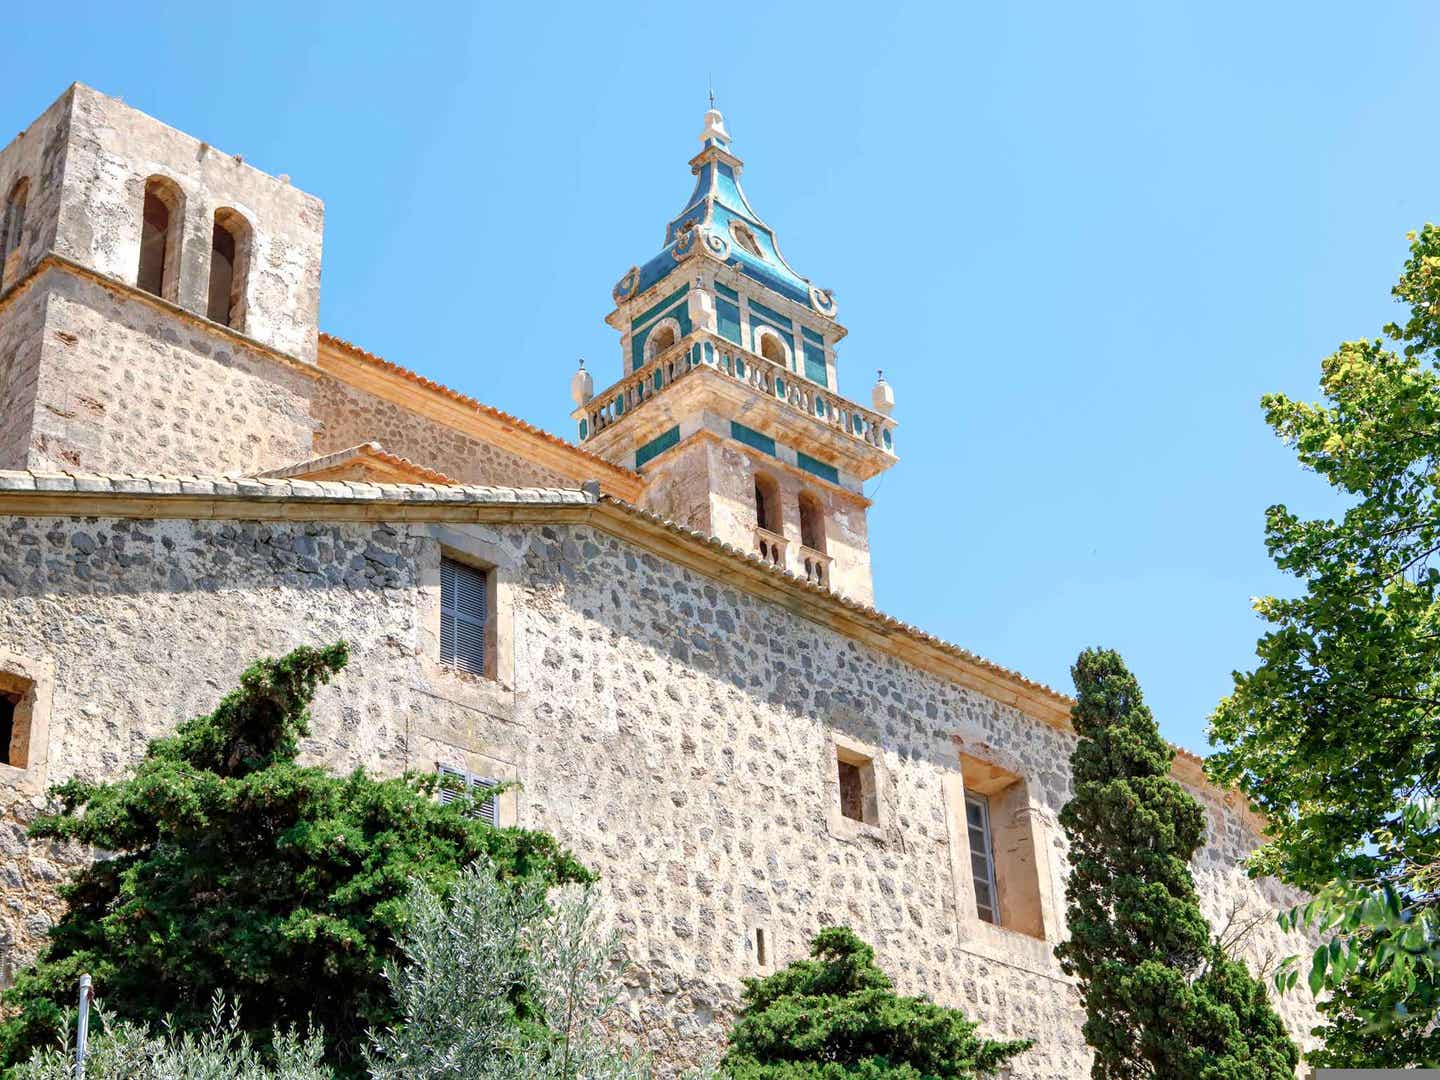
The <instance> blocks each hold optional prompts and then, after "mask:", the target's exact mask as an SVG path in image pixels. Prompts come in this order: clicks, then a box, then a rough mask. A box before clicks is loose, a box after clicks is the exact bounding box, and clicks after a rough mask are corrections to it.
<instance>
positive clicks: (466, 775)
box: [438, 765, 500, 825]
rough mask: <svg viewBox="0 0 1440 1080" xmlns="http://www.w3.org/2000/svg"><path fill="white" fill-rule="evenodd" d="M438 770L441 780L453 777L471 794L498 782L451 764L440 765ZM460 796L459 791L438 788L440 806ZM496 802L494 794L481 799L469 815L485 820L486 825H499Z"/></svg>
mask: <svg viewBox="0 0 1440 1080" xmlns="http://www.w3.org/2000/svg"><path fill="white" fill-rule="evenodd" d="M438 771H439V773H440V777H441V779H442V780H443V779H444V778H445V777H454V778H455V779H456V780H457V781H459V783H460V785H461V786H463V787H464V788H465V790H466V791H468V792H469V793H470V794H471V795H478V794H479V793H480V792H482V791H488V790H489V789H490V788H493V787H496V786H497V785H499V783H500V781H498V780H492V779H491V778H490V777H488V776H477V775H476V774H475V773H472V772H466V771H465V770H464V769H457V768H455V767H454V766H453V765H441V766H439V769H438ZM460 797H461V792H459V791H455V790H453V789H451V788H447V787H441V788H440V803H441V805H442V806H443V805H446V804H449V803H452V802H454V801H455V800H456V799H459V798H460ZM497 802H498V800H497V799H496V798H495V796H494V795H491V796H490V797H489V798H486V799H481V800H480V801H479V802H477V803H476V804H475V807H474V809H473V810H471V811H470V815H469V816H470V817H475V818H479V819H480V820H481V821H483V822H485V824H486V825H499V824H500V808H499V806H498V805H497Z"/></svg>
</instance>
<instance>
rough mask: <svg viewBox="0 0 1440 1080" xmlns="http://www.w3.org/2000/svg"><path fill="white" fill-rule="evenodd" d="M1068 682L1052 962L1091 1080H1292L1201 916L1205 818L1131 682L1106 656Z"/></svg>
mask: <svg viewBox="0 0 1440 1080" xmlns="http://www.w3.org/2000/svg"><path fill="white" fill-rule="evenodd" d="M1071 674H1072V675H1073V677H1074V679H1075V689H1076V702H1075V708H1074V710H1073V712H1072V719H1073V722H1074V725H1075V731H1076V734H1077V735H1079V740H1078V742H1077V743H1076V746H1075V751H1074V753H1073V754H1072V755H1071V758H1070V764H1071V770H1072V773H1073V775H1074V783H1075V795H1074V797H1073V798H1072V799H1071V800H1070V801H1069V802H1068V803H1066V805H1065V808H1064V810H1062V811H1061V814H1060V823H1061V825H1062V826H1063V827H1064V829H1065V834H1066V836H1067V837H1068V838H1069V841H1070V878H1069V881H1068V882H1067V884H1066V887H1065V896H1066V900H1067V901H1068V903H1069V922H1070V940H1068V941H1066V942H1064V943H1062V944H1061V945H1059V946H1057V947H1056V949H1055V954H1056V956H1058V957H1059V958H1060V962H1061V966H1062V967H1063V968H1064V969H1065V971H1066V973H1068V974H1070V975H1074V976H1075V977H1076V978H1077V979H1078V980H1079V982H1080V992H1081V995H1082V997H1083V999H1084V1003H1085V1012H1086V1020H1085V1039H1086V1041H1087V1042H1089V1044H1090V1045H1091V1047H1092V1048H1093V1049H1094V1051H1095V1061H1094V1066H1093V1068H1092V1070H1091V1076H1093V1077H1094V1078H1095V1080H1139V1078H1145V1077H1172V1076H1173V1077H1182V1076H1183V1077H1186V1078H1190V1080H1293V1077H1294V1075H1295V1066H1296V1064H1297V1062H1298V1061H1299V1056H1298V1054H1297V1053H1296V1050H1295V1045H1294V1044H1293V1043H1292V1042H1291V1041H1290V1038H1289V1036H1288V1035H1287V1034H1286V1032H1285V1028H1284V1025H1282V1024H1281V1022H1280V1019H1279V1017H1277V1016H1276V1015H1275V1012H1274V1010H1273V1009H1272V1008H1271V1007H1270V1002H1269V1000H1268V999H1267V998H1266V996H1265V988H1264V986H1263V985H1262V984H1261V983H1260V982H1259V981H1258V980H1256V979H1253V978H1251V976H1250V974H1249V972H1247V971H1246V970H1245V967H1244V965H1243V964H1241V963H1240V962H1239V961H1236V960H1234V959H1232V958H1230V957H1229V956H1227V955H1226V954H1225V952H1224V950H1223V949H1222V948H1221V947H1220V945H1219V944H1218V943H1217V942H1216V941H1215V939H1214V936H1213V934H1212V933H1211V930H1210V926H1209V924H1208V923H1207V922H1206V921H1205V917H1204V915H1203V914H1201V911H1200V905H1199V901H1198V899H1197V897H1196V895H1195V883H1194V880H1193V879H1192V877H1191V875H1190V859H1191V857H1192V856H1193V855H1194V854H1195V851H1196V849H1197V848H1199V847H1200V844H1201V842H1202V841H1203V839H1204V836H1205V818H1204V812H1203V811H1202V810H1201V809H1200V806H1199V804H1197V803H1196V802H1195V800H1194V799H1193V798H1192V797H1191V796H1190V794H1189V793H1188V792H1186V791H1185V789H1184V788H1182V787H1181V786H1180V785H1179V783H1177V782H1176V781H1175V780H1174V778H1172V777H1171V775H1170V766H1171V761H1172V760H1173V757H1174V752H1173V751H1172V750H1171V748H1170V747H1169V745H1167V744H1166V742H1165V740H1164V739H1162V738H1161V737H1160V731H1159V728H1158V727H1157V726H1156V724H1155V718H1154V717H1153V716H1152V715H1151V713H1150V710H1149V708H1147V707H1146V705H1145V704H1144V702H1143V701H1142V699H1141V696H1140V685H1139V683H1138V682H1136V680H1135V677H1134V676H1133V675H1131V674H1130V672H1129V670H1128V669H1127V668H1126V667H1125V663H1124V661H1123V660H1121V659H1120V656H1119V655H1118V654H1117V653H1114V652H1110V651H1100V650H1086V651H1085V652H1083V653H1081V654H1080V657H1079V659H1078V660H1077V661H1076V663H1075V666H1074V667H1073V668H1072V669H1071Z"/></svg>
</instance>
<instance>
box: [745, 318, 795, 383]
mask: <svg viewBox="0 0 1440 1080" xmlns="http://www.w3.org/2000/svg"><path fill="white" fill-rule="evenodd" d="M750 337H751V344H752V345H753V346H754V348H753V349H752V350H751V351H752V352H754V354H755V355H756V356H758V357H760V359H762V360H766V361H768V362H769V363H772V364H777V363H778V364H782V365H783V366H784V368H785V370H786V371H794V370H795V355H794V351H793V350H792V349H791V348H790V344H789V342H787V341H786V340H785V335H784V334H782V333H780V331H779V330H776V329H775V328H774V327H773V326H767V325H766V324H765V323H758V322H757V323H753V324H751V327H750ZM769 338H774V339H775V344H777V345H779V346H780V353H781V355H782V356H784V358H785V359H784V360H772V359H770V357H768V356H766V355H765V341H766V340H767V339H769Z"/></svg>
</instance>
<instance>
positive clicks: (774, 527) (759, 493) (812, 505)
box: [755, 472, 825, 555]
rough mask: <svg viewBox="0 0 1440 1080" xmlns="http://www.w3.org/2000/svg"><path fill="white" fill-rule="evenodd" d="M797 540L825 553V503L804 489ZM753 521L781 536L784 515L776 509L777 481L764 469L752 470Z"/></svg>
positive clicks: (777, 503)
mask: <svg viewBox="0 0 1440 1080" xmlns="http://www.w3.org/2000/svg"><path fill="white" fill-rule="evenodd" d="M798 503H799V507H800V543H801V544H802V545H803V546H804V547H807V548H809V549H810V550H811V551H818V552H819V553H820V554H822V555H823V554H825V507H824V506H823V505H822V504H821V502H820V500H819V499H817V498H816V497H815V496H814V495H812V494H811V493H810V492H808V491H802V492H800V496H799V499H798ZM755 524H757V525H759V526H760V528H762V529H764V530H765V531H766V532H770V533H775V534H776V535H777V536H783V535H784V533H785V522H784V517H783V515H782V513H781V509H780V485H779V484H778V483H776V481H775V478H774V477H773V476H770V475H768V474H766V473H762V472H757V473H756V474H755Z"/></svg>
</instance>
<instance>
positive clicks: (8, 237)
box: [0, 177, 30, 287]
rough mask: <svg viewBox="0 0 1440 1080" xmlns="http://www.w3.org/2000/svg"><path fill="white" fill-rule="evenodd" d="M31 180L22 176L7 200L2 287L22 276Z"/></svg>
mask: <svg viewBox="0 0 1440 1080" xmlns="http://www.w3.org/2000/svg"><path fill="white" fill-rule="evenodd" d="M29 197H30V181H29V179H28V178H23V177H22V178H21V179H20V180H17V181H16V182H15V186H14V187H12V188H11V189H10V197H9V198H7V199H6V200H5V217H4V220H3V221H0V287H3V286H5V285H13V284H14V283H15V279H16V278H18V277H19V276H20V258H21V255H20V241H21V240H22V239H23V238H24V235H25V201H26V199H28V198H29Z"/></svg>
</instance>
